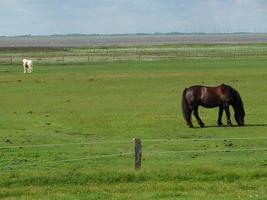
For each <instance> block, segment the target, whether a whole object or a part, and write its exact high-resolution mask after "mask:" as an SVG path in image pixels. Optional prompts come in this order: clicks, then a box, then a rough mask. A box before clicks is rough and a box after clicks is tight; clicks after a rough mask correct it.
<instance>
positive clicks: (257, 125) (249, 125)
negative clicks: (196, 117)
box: [194, 124, 267, 129]
mask: <svg viewBox="0 0 267 200" xmlns="http://www.w3.org/2000/svg"><path fill="white" fill-rule="evenodd" d="M265 126H266V127H267V124H245V125H244V126H238V125H232V126H228V125H222V126H220V127H219V126H218V125H217V126H216V125H211V126H205V127H199V126H196V127H194V128H195V129H201V128H242V127H265Z"/></svg>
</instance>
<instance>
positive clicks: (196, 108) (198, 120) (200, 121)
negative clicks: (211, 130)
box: [194, 106, 205, 127]
mask: <svg viewBox="0 0 267 200" xmlns="http://www.w3.org/2000/svg"><path fill="white" fill-rule="evenodd" d="M194 115H195V117H196V119H197V123H198V124H199V126H200V127H205V124H204V123H203V122H202V120H201V119H200V117H199V115H198V106H197V107H195V109H194Z"/></svg>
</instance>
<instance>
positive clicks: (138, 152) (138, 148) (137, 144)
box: [134, 138, 142, 170]
mask: <svg viewBox="0 0 267 200" xmlns="http://www.w3.org/2000/svg"><path fill="white" fill-rule="evenodd" d="M134 152H135V162H134V164H135V165H134V168H135V169H136V170H139V169H140V168H141V160H142V144H141V140H140V138H134Z"/></svg>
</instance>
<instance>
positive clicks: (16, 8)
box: [0, 0, 267, 35]
mask: <svg viewBox="0 0 267 200" xmlns="http://www.w3.org/2000/svg"><path fill="white" fill-rule="evenodd" d="M0 25H1V28H0V35H25V34H31V35H51V34H72V33H80V34H94V33H98V34H115V33H119V34H120V33H153V32H208V33H210V32H267V0H0Z"/></svg>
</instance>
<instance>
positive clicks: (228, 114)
mask: <svg viewBox="0 0 267 200" xmlns="http://www.w3.org/2000/svg"><path fill="white" fill-rule="evenodd" d="M225 113H226V117H227V125H228V126H233V125H232V122H231V119H230V111H229V106H226V107H225Z"/></svg>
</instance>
